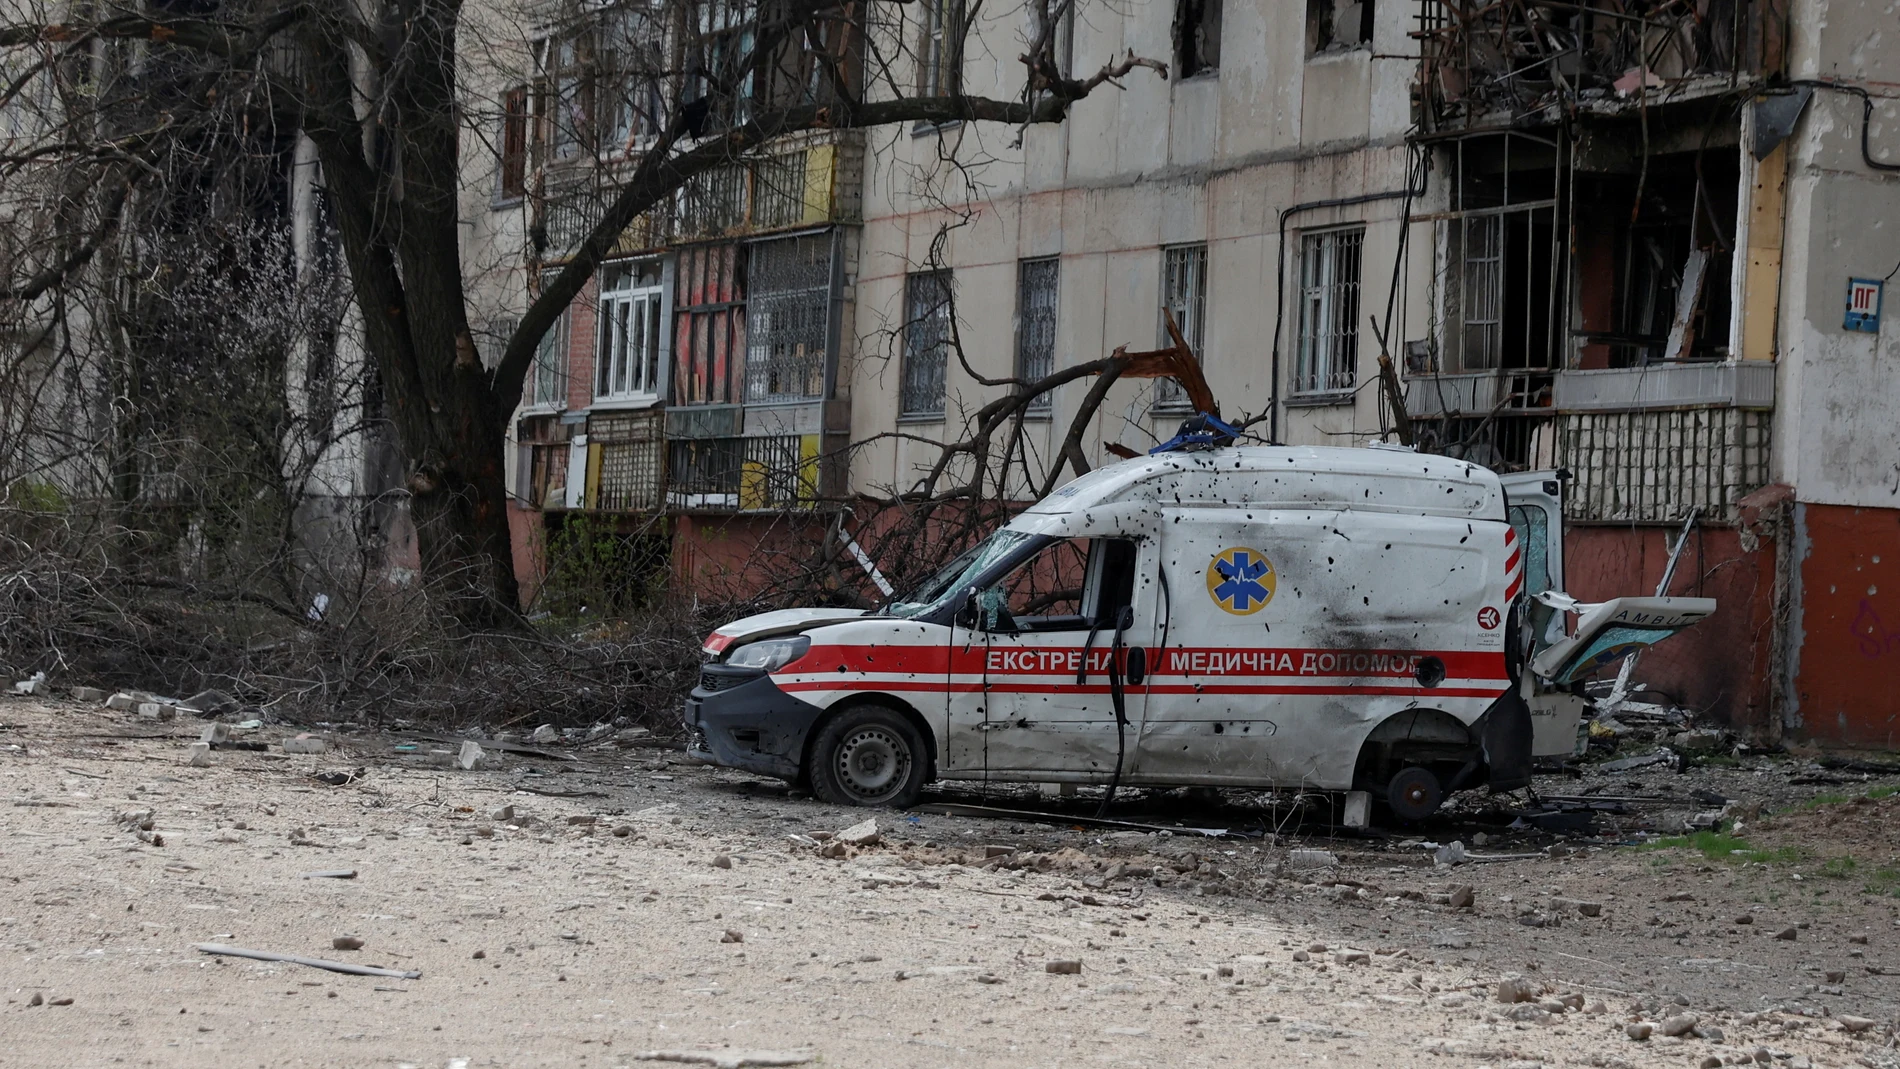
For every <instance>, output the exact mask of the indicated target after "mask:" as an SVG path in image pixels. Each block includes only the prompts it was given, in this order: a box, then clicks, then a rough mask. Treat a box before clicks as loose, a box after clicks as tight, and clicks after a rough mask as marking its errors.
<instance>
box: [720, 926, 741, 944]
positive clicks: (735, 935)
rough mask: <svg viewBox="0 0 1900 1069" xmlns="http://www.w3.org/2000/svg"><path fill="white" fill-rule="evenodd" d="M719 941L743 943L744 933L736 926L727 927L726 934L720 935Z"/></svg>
mask: <svg viewBox="0 0 1900 1069" xmlns="http://www.w3.org/2000/svg"><path fill="white" fill-rule="evenodd" d="M719 941H720V942H721V943H743V942H745V933H744V932H742V931H740V930H739V929H737V928H727V929H726V934H724V935H722V936H720V937H719Z"/></svg>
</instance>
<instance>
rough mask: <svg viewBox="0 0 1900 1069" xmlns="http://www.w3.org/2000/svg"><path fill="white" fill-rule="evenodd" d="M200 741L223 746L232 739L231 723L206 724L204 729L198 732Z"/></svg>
mask: <svg viewBox="0 0 1900 1069" xmlns="http://www.w3.org/2000/svg"><path fill="white" fill-rule="evenodd" d="M198 741H199V742H202V743H205V744H206V745H208V746H222V745H223V744H225V743H227V742H230V741H231V725H229V724H206V725H205V727H204V730H203V731H200V732H199V733H198Z"/></svg>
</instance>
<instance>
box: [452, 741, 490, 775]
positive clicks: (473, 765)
mask: <svg viewBox="0 0 1900 1069" xmlns="http://www.w3.org/2000/svg"><path fill="white" fill-rule="evenodd" d="M487 764H488V754H487V753H486V752H484V751H483V750H482V747H481V744H480V743H477V742H476V741H475V740H474V739H469V740H467V741H465V742H463V743H462V751H461V752H460V753H458V754H456V755H455V767H456V768H459V769H461V770H462V771H464V772H474V771H477V770H479V769H481V768H482V767H484V766H485V765H487Z"/></svg>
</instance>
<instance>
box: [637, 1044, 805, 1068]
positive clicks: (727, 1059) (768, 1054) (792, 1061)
mask: <svg viewBox="0 0 1900 1069" xmlns="http://www.w3.org/2000/svg"><path fill="white" fill-rule="evenodd" d="M817 1057H818V1055H817V1054H815V1053H813V1052H811V1051H803V1050H733V1049H731V1048H723V1049H720V1050H643V1051H639V1052H637V1053H635V1054H634V1056H633V1060H634V1061H636V1062H678V1063H681V1064H685V1065H710V1066H713V1067H714V1069H747V1067H748V1066H772V1065H804V1064H805V1063H806V1062H809V1061H812V1060H813V1059H815V1058H817Z"/></svg>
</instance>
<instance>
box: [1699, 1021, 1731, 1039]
mask: <svg viewBox="0 0 1900 1069" xmlns="http://www.w3.org/2000/svg"><path fill="white" fill-rule="evenodd" d="M1695 1034H1696V1038H1697V1039H1706V1040H1708V1041H1709V1042H1711V1043H1720V1042H1722V1041H1724V1040H1726V1039H1727V1038H1728V1033H1727V1032H1724V1031H1722V1029H1721V1028H1720V1027H1718V1026H1716V1025H1712V1024H1705V1025H1702V1026H1700V1027H1698V1028H1697V1029H1696V1030H1695Z"/></svg>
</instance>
